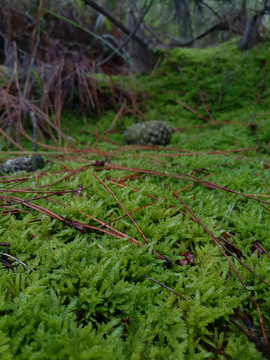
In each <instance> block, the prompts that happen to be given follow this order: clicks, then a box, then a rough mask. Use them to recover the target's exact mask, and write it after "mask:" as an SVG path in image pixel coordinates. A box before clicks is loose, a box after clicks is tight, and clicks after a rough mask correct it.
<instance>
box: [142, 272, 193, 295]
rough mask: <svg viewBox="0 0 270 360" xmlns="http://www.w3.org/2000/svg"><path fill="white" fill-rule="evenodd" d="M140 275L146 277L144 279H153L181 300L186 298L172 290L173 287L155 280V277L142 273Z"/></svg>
mask: <svg viewBox="0 0 270 360" xmlns="http://www.w3.org/2000/svg"><path fill="white" fill-rule="evenodd" d="M142 276H143V277H144V278H146V279H149V280H152V281H154V282H155V283H157V284H159V285H161V286H163V287H164V288H165V289H167V290H169V291H171V292H173V293H174V294H175V295H177V296H179V297H180V298H182V299H183V300H187V299H186V298H185V297H184V296H183V295H180V294H178V293H177V292H176V291H174V290H173V289H171V288H170V287H169V286H167V285H164V284H162V283H161V282H159V281H157V280H155V279H152V278H150V277H149V276H146V275H142Z"/></svg>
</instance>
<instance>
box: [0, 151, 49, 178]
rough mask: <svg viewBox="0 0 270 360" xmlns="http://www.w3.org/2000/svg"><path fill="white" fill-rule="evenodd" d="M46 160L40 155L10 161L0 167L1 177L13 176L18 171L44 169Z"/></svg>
mask: <svg viewBox="0 0 270 360" xmlns="http://www.w3.org/2000/svg"><path fill="white" fill-rule="evenodd" d="M44 164H45V163H44V160H43V159H42V157H41V156H39V155H32V156H20V157H17V158H16V159H10V160H8V161H6V162H5V163H4V164H2V165H0V176H3V175H5V174H12V173H14V172H17V171H26V172H29V171H35V170H37V169H42V168H43V167H44Z"/></svg>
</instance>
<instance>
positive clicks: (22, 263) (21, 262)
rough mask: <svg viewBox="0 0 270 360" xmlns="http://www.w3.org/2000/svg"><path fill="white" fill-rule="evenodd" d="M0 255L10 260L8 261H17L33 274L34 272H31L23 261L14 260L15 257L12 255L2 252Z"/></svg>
mask: <svg viewBox="0 0 270 360" xmlns="http://www.w3.org/2000/svg"><path fill="white" fill-rule="evenodd" d="M0 255H4V256H6V257H8V258H10V259H13V260H15V261H18V263H20V264H21V265H23V266H25V267H26V268H27V269H29V270H31V271H33V272H35V270H33V269H32V268H31V267H30V266H28V265H26V264H25V263H24V262H23V261H21V260H19V259H17V258H15V257H14V256H12V255H9V254H6V253H3V252H0Z"/></svg>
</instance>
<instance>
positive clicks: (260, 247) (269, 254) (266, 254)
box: [256, 241, 270, 258]
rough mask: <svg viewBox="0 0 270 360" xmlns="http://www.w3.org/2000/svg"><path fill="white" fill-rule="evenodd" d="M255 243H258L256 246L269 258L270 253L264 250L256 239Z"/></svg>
mask: <svg viewBox="0 0 270 360" xmlns="http://www.w3.org/2000/svg"><path fill="white" fill-rule="evenodd" d="M256 243H257V244H258V246H259V247H260V248H261V249H262V251H263V252H264V253H265V254H266V255H267V256H268V257H269V258H270V254H269V253H268V252H267V251H266V250H265V248H264V247H262V245H261V244H259V243H258V241H256Z"/></svg>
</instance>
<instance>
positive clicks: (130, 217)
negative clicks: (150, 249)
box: [92, 173, 149, 244]
mask: <svg viewBox="0 0 270 360" xmlns="http://www.w3.org/2000/svg"><path fill="white" fill-rule="evenodd" d="M92 175H93V176H94V177H95V178H96V179H97V180H98V181H99V182H100V183H101V184H102V185H103V186H104V187H105V188H106V190H107V191H109V193H110V194H111V195H112V196H113V197H114V198H115V200H116V201H117V202H118V204H119V205H120V206H121V208H122V209H123V210H124V212H125V213H126V214H127V216H128V217H129V218H130V220H131V221H132V223H133V224H134V225H135V226H136V228H137V230H138V231H139V233H140V234H141V236H142V237H143V239H144V241H145V242H146V243H147V244H148V243H149V241H148V240H147V239H146V237H145V236H144V234H143V233H142V231H141V230H140V228H139V227H138V225H137V224H136V222H135V221H134V220H133V219H132V217H131V216H130V215H129V213H128V212H127V210H126V209H125V208H124V206H123V205H122V204H121V202H120V201H119V200H118V199H117V197H116V196H115V195H114V193H113V192H112V191H111V190H110V189H109V188H108V186H107V185H106V184H104V182H103V181H102V180H101V179H100V178H99V177H97V176H96V175H95V174H94V173H92Z"/></svg>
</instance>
